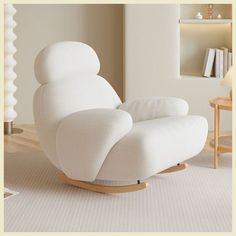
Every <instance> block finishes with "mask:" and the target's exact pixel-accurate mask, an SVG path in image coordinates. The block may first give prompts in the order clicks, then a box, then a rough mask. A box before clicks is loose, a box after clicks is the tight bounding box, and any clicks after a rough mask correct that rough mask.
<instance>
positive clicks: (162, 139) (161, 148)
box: [97, 116, 208, 180]
mask: <svg viewBox="0 0 236 236" xmlns="http://www.w3.org/2000/svg"><path fill="white" fill-rule="evenodd" d="M207 130H208V125H207V121H206V119H205V118H203V117H200V116H179V117H174V116H173V117H166V118H160V119H154V120H148V121H142V122H137V123H134V126H133V129H132V130H131V131H130V132H129V134H128V135H126V136H125V137H124V138H123V139H121V140H120V142H119V143H118V144H117V145H115V146H114V148H113V149H112V150H111V152H110V153H109V154H108V157H107V158H106V161H105V162H104V164H103V166H102V168H101V170H100V172H99V174H98V176H97V178H98V179H111V180H136V179H146V178H148V177H149V176H152V175H154V174H156V173H159V172H160V171H162V170H165V169H167V168H169V167H171V166H174V165H176V164H177V163H180V162H183V161H185V160H187V159H189V158H191V157H193V156H195V155H197V154H198V153H199V152H200V151H201V150H202V148H203V146H204V144H205V141H206V138H207ZM131 170H132V171H131Z"/></svg>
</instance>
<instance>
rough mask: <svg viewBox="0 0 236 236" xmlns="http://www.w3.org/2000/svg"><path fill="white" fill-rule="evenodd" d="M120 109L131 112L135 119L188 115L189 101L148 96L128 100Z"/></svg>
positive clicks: (135, 120)
mask: <svg viewBox="0 0 236 236" xmlns="http://www.w3.org/2000/svg"><path fill="white" fill-rule="evenodd" d="M119 109H121V110H124V111H127V112H129V113H130V114H131V116H132V118H133V121H134V122H137V121H142V120H150V119H155V118H161V117H166V116H186V115H187V114H188V109H189V107H188V103H187V102H186V101H184V100H183V99H180V98H175V97H146V98H140V99H136V100H131V101H126V102H124V103H123V104H121V105H120V106H119Z"/></svg>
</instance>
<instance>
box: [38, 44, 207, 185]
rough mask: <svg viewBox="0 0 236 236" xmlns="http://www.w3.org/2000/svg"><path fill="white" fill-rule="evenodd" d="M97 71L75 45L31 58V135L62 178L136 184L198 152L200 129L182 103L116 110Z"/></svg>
mask: <svg viewBox="0 0 236 236" xmlns="http://www.w3.org/2000/svg"><path fill="white" fill-rule="evenodd" d="M98 71H99V61H98V57H97V55H96V53H95V52H94V50H93V49H91V48H90V47H89V46H88V45H85V44H83V43H79V42H60V43H56V44H52V45H50V46H48V47H47V48H45V49H44V50H42V51H41V52H40V53H39V56H38V57H37V58H36V62H35V74H36V77H37V80H38V81H39V83H40V84H41V86H40V87H39V88H38V89H37V91H36V93H35V96H34V118H35V124H36V128H37V132H38V135H39V139H40V143H41V145H42V148H43V150H44V151H45V153H46V155H47V157H48V158H49V160H50V161H51V162H52V163H53V164H54V165H55V166H56V167H57V168H58V169H60V170H62V171H63V172H64V173H65V174H66V175H67V176H68V177H70V178H72V179H79V180H83V181H94V180H95V179H106V180H137V179H143V178H147V177H149V176H151V175H153V174H155V173H157V172H160V171H162V170H164V169H166V168H168V167H170V166H173V165H176V164H177V163H178V162H181V161H184V160H186V159H188V158H191V157H193V156H194V155H196V154H198V153H199V152H200V151H201V150H202V148H203V146H204V143H205V141H206V136H207V130H208V128H207V121H206V119H205V118H203V117H200V116H187V112H188V104H187V103H186V102H185V101H184V100H182V99H178V98H171V97H169V98H164V97H154V98H147V99H138V100H135V101H131V102H129V101H127V102H125V103H124V104H122V105H121V101H120V99H119V97H118V95H117V94H116V92H115V91H114V89H113V88H112V87H111V86H110V84H109V83H108V82H107V81H106V80H105V79H103V78H102V77H100V76H98V75H97V73H98ZM118 108H119V109H118ZM137 121H139V122H137Z"/></svg>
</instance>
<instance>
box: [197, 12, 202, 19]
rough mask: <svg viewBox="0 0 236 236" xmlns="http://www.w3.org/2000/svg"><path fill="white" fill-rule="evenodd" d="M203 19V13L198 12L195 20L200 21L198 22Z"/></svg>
mask: <svg viewBox="0 0 236 236" xmlns="http://www.w3.org/2000/svg"><path fill="white" fill-rule="evenodd" d="M202 18H203V17H202V14H201V12H198V13H197V15H196V16H195V19H198V20H201V19H202Z"/></svg>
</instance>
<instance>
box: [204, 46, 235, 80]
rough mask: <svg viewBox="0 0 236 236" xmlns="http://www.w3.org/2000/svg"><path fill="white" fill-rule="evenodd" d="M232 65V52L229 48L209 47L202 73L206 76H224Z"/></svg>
mask: <svg viewBox="0 0 236 236" xmlns="http://www.w3.org/2000/svg"><path fill="white" fill-rule="evenodd" d="M231 66H232V52H229V49H228V48H225V47H221V48H207V49H206V54H205V59H204V64H203V71H202V74H203V76H204V77H208V78H209V77H211V76H213V77H216V78H220V79H222V78H224V76H225V74H226V73H227V71H228V70H229V68H230V67H231Z"/></svg>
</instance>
